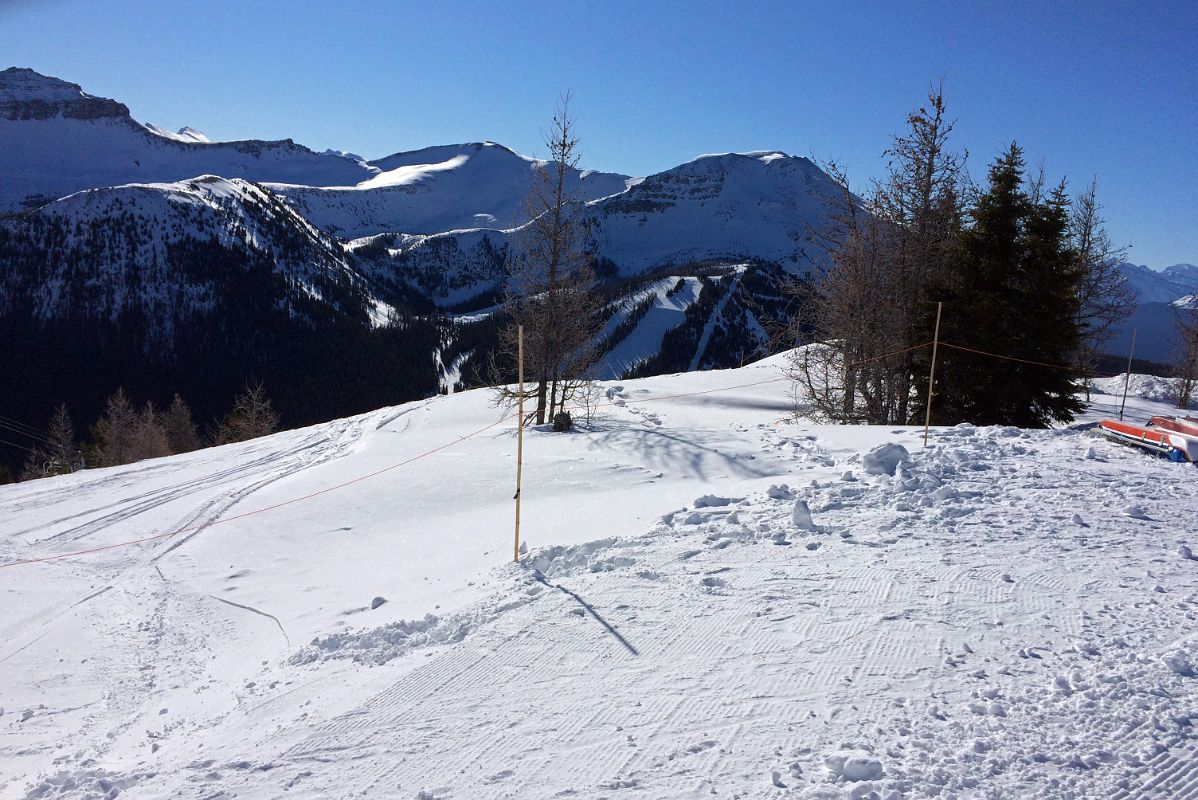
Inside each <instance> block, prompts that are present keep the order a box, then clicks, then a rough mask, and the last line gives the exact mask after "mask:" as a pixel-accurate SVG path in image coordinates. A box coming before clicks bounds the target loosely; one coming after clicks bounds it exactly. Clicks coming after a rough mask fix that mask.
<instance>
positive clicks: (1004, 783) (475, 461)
mask: <svg viewBox="0 0 1198 800" xmlns="http://www.w3.org/2000/svg"><path fill="white" fill-rule="evenodd" d="M778 378H779V362H778V360H777V359H773V360H767V361H765V362H762V363H760V364H756V365H752V366H749V367H745V368H743V369H739V370H729V371H722V372H705V373H692V374H681V375H673V376H662V377H657V378H651V379H645V380H640V381H627V382H624V383H622V384H619V383H610V384H606V386H607V387H608V390H609V404H608V405H607V406H606V407H604V408H603V409H602V410H601V416H600V417H599V418H597V419H595V420H593V421H592V424H591V425H590V426H589V427H588V428H587V429H585V430H582V431H579V432H577V433H573V434H553V433H550V432H545V431H529V432H527V435H526V438H525V455H526V464H525V471H524V490H523V531H524V537H525V539H526V541H527V542H528V545H529V551H528V553H527V554H525V555H524V556H523V557H522V559H521V562H520V563H519V564H518V565H516V564H512V563H511V558H512V516H513V502H512V494H513V492H514V474H513V473H514V465H515V434H514V430H513V427H512V424H511V421H510V419H509V420H503V412H502V411H500V410H497V409H495V408H493V407H491V405H490V403H489V397H488V396H487V394H486V393H484V392H465V393H461V394H456V395H451V396H447V397H438V398H436V399H433V400H429V401H425V402H420V403H413V404H409V405H406V406H401V407H396V408H390V409H382V410H379V411H377V412H374V413H371V414H366V415H363V416H360V417H355V418H351V419H347V420H340V421H337V422H333V423H329V424H327V425H321V426H315V427H312V428H308V429H304V430H298V431H290V432H286V433H282V434H278V435H276V436H272V437H268V438H265V439H261V440H257V441H254V442H249V443H245V444H241V445H231V446H226V447H222V448H216V449H210V450H205V451H201V452H197V453H193V454H189V455H186V456H181V457H175V458H170V459H160V460H154V461H146V462H142V463H140V464H136V465H132V466H129V467H123V468H116V469H108V470H97V471H93V472H87V473H83V474H80V475H75V476H67V477H63V478H57V479H51V480H45V481H38V482H33V483H28V484H21V485H16V486H6V487H0V520H2V521H0V610H2V612H3V613H2V614H0V708H2V709H3V711H2V713H0V798H22V797H71V798H82V797H105V796H109V797H111V796H115V793H116V792H120V793H121V796H122V797H145V798H158V797H234V796H236V797H240V798H273V797H281V796H286V797H401V798H451V797H452V798H504V797H513V798H550V797H587V798H589V797H617V798H683V797H694V798H697V797H709V796H717V797H718V796H724V797H826V798H837V797H843V798H849V797H854V798H863V797H879V798H894V797H902V798H917V797H961V798H965V797H1032V796H1035V797H1071V798H1081V797H1100V796H1102V797H1128V798H1130V797H1194V796H1198V749H1196V748H1198V742H1196V741H1195V738H1194V727H1193V726H1194V721H1195V720H1196V719H1198V678H1196V677H1195V666H1196V665H1198V635H1196V633H1195V632H1196V631H1198V627H1196V626H1195V620H1196V612H1198V561H1195V560H1193V559H1192V558H1187V557H1186V556H1187V554H1188V553H1189V550H1188V549H1187V548H1193V547H1195V546H1196V545H1198V542H1195V541H1194V534H1193V532H1192V530H1193V527H1194V524H1195V523H1194V520H1196V519H1198V471H1196V470H1195V469H1194V468H1192V467H1189V466H1186V465H1177V464H1171V463H1168V462H1165V461H1161V460H1156V459H1152V458H1149V457H1145V456H1141V455H1140V454H1138V453H1136V452H1134V451H1131V450H1127V449H1123V448H1119V447H1117V446H1115V445H1111V444H1108V443H1107V442H1105V441H1103V440H1101V439H1098V438H1095V437H1094V436H1093V435H1092V433H1089V432H1082V431H1077V430H1063V431H1041V432H1028V431H1020V430H1015V429H1009V428H984V429H975V428H971V427H968V426H963V427H959V428H953V429H947V430H934V431H933V433H932V438H931V441H930V443H929V446H928V447H926V448H924V447H922V446H921V436H920V433H919V432H918V431H916V430H914V429H909V428H894V429H890V428H844V427H841V428H834V427H822V426H814V425H805V424H795V423H791V422H787V421H785V419H784V418H785V417H786V416H787V415H788V414H789V412H790V410H791V406H790V400H789V386H788V384H787V383H786V382H785V381H782V380H778ZM746 384H755V385H746ZM727 387H739V388H733V389H728V388H727ZM696 392H704V394H695V393H696ZM1115 402H1117V399H1116V398H1112V397H1110V396H1107V395H1096V396H1095V409H1096V410H1095V411H1094V412H1093V413H1092V414H1091V415H1090V416H1096V415H1098V414H1100V413H1104V412H1103V408H1104V406H1110V405H1112V404H1113V403H1115ZM1128 406H1129V415H1130V416H1131V418H1133V419H1135V418H1139V417H1146V416H1148V415H1150V414H1151V413H1159V412H1165V411H1167V407H1165V406H1163V405H1160V404H1157V403H1153V402H1151V401H1147V400H1142V399H1139V398H1132V399H1130V400H1129V401H1128ZM495 423H498V424H495ZM488 426H490V427H488ZM475 431H481V432H479V433H477V434H476V435H474V436H472V437H470V438H466V439H462V438H461V437H464V436H467V435H468V434H471V433H473V432H475ZM445 445H449V446H447V447H443V446H445ZM883 445H890V447H888V448H886V449H883V450H881V451H877V450H876V449H875V448H878V447H879V446H883ZM894 445H901V446H902V447H903V448H905V450H906V451H907V454H908V455H907V456H906V457H905V458H904V457H903V452H902V451H900V450H898V449H897V448H896V447H894ZM437 448H440V449H437ZM425 453H428V455H425V456H423V457H420V458H418V459H417V460H411V459H413V458H414V457H417V456H421V454H425ZM888 455H889V456H890V457H889V458H888V457H886V456H888ZM890 467H894V468H895V474H894V475H890V474H888V468H890ZM253 512H260V513H253ZM808 514H809V516H808ZM172 532H177V533H174V535H171V534H172ZM151 536H158V537H159V538H155V539H149V540H146V541H142V542H139V543H137V544H131V545H123V546H115V547H109V548H108V549H97V548H104V547H107V546H109V545H117V544H120V543H123V542H127V541H130V540H135V539H140V538H143V537H151ZM81 550H92V551H93V552H89V553H85V554H82V555H74V556H69V557H65V558H61V559H57V560H51V561H42V562H36V563H28V564H21V565H16V566H2V565H4V564H10V563H11V562H15V561H21V560H27V559H36V558H43V557H46V556H54V555H57V554H64V553H70V552H75V551H81ZM376 598H381V599H382V600H385V602H380V600H376ZM372 606H375V607H373V608H372Z"/></svg>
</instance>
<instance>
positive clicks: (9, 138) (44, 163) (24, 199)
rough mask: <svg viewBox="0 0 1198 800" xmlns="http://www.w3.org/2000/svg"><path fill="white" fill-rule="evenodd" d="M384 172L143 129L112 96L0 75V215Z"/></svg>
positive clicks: (284, 144) (290, 147) (301, 153)
mask: <svg viewBox="0 0 1198 800" xmlns="http://www.w3.org/2000/svg"><path fill="white" fill-rule="evenodd" d="M378 172H379V170H378V169H376V168H374V167H371V166H369V165H367V164H365V163H363V162H361V161H358V160H354V159H352V158H349V157H346V156H344V155H337V154H328V153H315V152H313V151H311V150H309V149H308V148H306V147H303V146H302V145H298V144H296V143H295V142H293V141H291V140H290V139H284V140H282V141H274V142H268V141H258V140H247V141H240V142H209V141H207V137H204V136H203V134H199V133H198V132H197V131H194V130H192V129H189V128H184V129H183V130H182V131H180V132H178V133H171V132H169V131H165V130H163V129H162V128H159V127H157V126H153V125H143V124H141V123H139V122H137V121H136V120H134V119H133V118H132V117H131V116H130V115H129V109H128V108H127V107H126V106H124V105H122V104H121V103H118V102H117V101H115V100H109V99H105V98H100V97H93V96H92V95H89V94H86V93H85V92H83V90H82V89H81V88H80V87H79V86H78V85H77V84H74V83H68V82H66V81H63V80H59V79H58V78H52V77H48V76H45V75H41V74H39V73H37V72H34V71H33V70H31V69H23V68H19V67H12V68H9V69H6V70H3V71H0V175H3V176H4V179H3V180H0V211H7V210H17V209H21V208H27V207H31V206H36V205H40V204H41V203H44V202H47V201H49V200H53V199H56V198H59V197H63V196H65V195H68V194H71V193H73V192H78V191H81V190H83V189H91V188H96V187H101V186H116V185H119V184H126V183H153V182H169V181H177V180H182V179H185V178H193V177H196V176H197V175H205V174H211V175H220V176H222V177H225V178H244V179H247V180H252V181H278V182H284V183H302V184H310V185H317V186H329V185H346V184H355V183H359V182H361V181H364V180H368V179H370V178H371V177H373V176H374V175H376V174H378Z"/></svg>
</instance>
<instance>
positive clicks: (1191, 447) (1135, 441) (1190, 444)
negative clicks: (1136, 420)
mask: <svg viewBox="0 0 1198 800" xmlns="http://www.w3.org/2000/svg"><path fill="white" fill-rule="evenodd" d="M1098 427H1099V428H1100V429H1101V430H1102V435H1103V436H1105V437H1106V438H1108V439H1110V440H1111V441H1112V442H1117V443H1119V444H1126V445H1130V446H1132V447H1138V448H1140V449H1141V450H1147V451H1148V452H1150V453H1154V454H1156V455H1158V456H1161V457H1162V458H1167V459H1169V460H1170V461H1175V462H1178V463H1183V464H1184V463H1189V464H1193V463H1194V462H1196V461H1198V436H1188V435H1186V434H1184V433H1178V432H1174V431H1171V430H1163V429H1161V428H1151V427H1147V426H1144V425H1133V424H1132V423H1130V422H1119V421H1117V420H1113V419H1104V420H1102V421H1101V422H1099V423H1098Z"/></svg>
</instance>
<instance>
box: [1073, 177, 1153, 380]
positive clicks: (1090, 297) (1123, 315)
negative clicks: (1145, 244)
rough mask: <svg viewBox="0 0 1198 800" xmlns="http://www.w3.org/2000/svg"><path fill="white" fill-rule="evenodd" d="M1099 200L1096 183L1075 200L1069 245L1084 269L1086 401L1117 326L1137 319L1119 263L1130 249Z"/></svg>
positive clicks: (1081, 358) (1081, 320)
mask: <svg viewBox="0 0 1198 800" xmlns="http://www.w3.org/2000/svg"><path fill="white" fill-rule="evenodd" d="M1104 222H1105V221H1104V220H1103V218H1102V205H1101V204H1100V203H1099V202H1098V182H1097V180H1093V181H1091V182H1090V185H1089V187H1087V188H1086V190H1085V191H1084V192H1082V193H1081V194H1080V195H1078V196H1077V197H1076V198H1074V200H1073V204H1072V208H1071V209H1070V214H1069V246H1070V247H1071V248H1072V249H1073V252H1074V253H1075V254H1076V256H1077V263H1078V266H1079V268H1080V269H1081V281H1080V283H1079V285H1078V324H1079V326H1080V328H1081V341H1080V344H1079V346H1078V350H1077V355H1076V361H1077V366H1078V368H1079V370H1080V372H1081V377H1082V385H1083V386H1084V387H1085V390H1086V399H1087V400H1089V399H1090V382H1091V379H1092V378H1093V377H1094V369H1095V367H1096V366H1097V364H1098V358H1099V356H1101V355H1102V352H1103V347H1104V346H1105V345H1106V343H1107V341H1108V340H1109V339H1110V336H1111V334H1112V333H1113V331H1114V328H1115V326H1117V325H1118V324H1119V323H1120V322H1122V321H1123V320H1125V319H1127V318H1128V317H1129V316H1131V314H1132V312H1133V311H1134V310H1135V307H1136V298H1135V295H1134V294H1133V293H1132V290H1131V288H1130V287H1129V286H1128V285H1127V280H1126V278H1125V277H1124V275H1123V272H1122V271H1121V270H1120V269H1119V265H1120V263H1121V262H1123V260H1124V259H1125V258H1126V256H1127V251H1126V250H1125V249H1123V248H1120V247H1116V246H1115V245H1114V244H1112V242H1111V239H1110V236H1108V235H1107V232H1106V227H1105V224H1104Z"/></svg>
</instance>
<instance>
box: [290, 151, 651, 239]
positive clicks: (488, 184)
mask: <svg viewBox="0 0 1198 800" xmlns="http://www.w3.org/2000/svg"><path fill="white" fill-rule="evenodd" d="M367 163H368V164H369V166H371V167H372V168H375V169H377V170H378V173H377V174H376V175H374V176H373V177H371V178H368V179H367V180H364V181H362V182H361V183H358V184H357V185H354V186H334V187H313V186H290V185H285V184H272V185H271V187H270V188H271V189H272V190H274V191H275V192H277V193H279V194H280V195H282V196H283V197H285V198H287V200H288V202H290V203H291V204H292V205H293V206H294V207H295V208H296V210H298V211H299V212H300V213H301V214H303V215H304V216H305V217H307V218H308V219H309V220H311V221H312V222H313V223H315V224H316V225H319V226H320V227H322V228H324V229H326V230H329V231H332V232H335V233H336V234H337V235H339V236H343V237H346V238H360V237H364V236H371V235H374V234H380V233H408V234H431V233H439V232H442V231H450V230H457V229H463V228H490V227H499V228H511V227H515V226H517V225H522V224H524V223H525V222H527V221H528V213H527V209H526V200H527V198H528V194H529V191H530V190H531V189H532V186H533V177H534V174H535V170H536V168H537V166H538V164H541V163H543V162H538V161H537V160H536V159H532V158H528V157H527V156H522V155H519V154H518V153H516V152H514V151H512V150H509V149H508V148H506V147H503V146H502V145H498V144H495V143H494V142H476V143H472V144H460V145H446V146H441V147H428V148H424V149H422V150H416V151H413V152H408V153H396V154H394V155H390V156H387V157H386V158H381V159H379V160H377V161H371V162H367ZM633 180H634V179H631V178H629V177H628V176H626V175H616V174H612V173H606V172H581V171H578V170H573V171H571V172H570V174H569V175H568V176H567V189H568V190H569V191H571V192H574V193H576V194H577V195H578V196H579V197H581V198H583V199H586V200H595V199H598V198H600V197H606V196H608V195H611V194H616V193H618V192H622V191H624V190H625V189H626V188H628V185H629V184H630V183H631V182H633Z"/></svg>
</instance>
